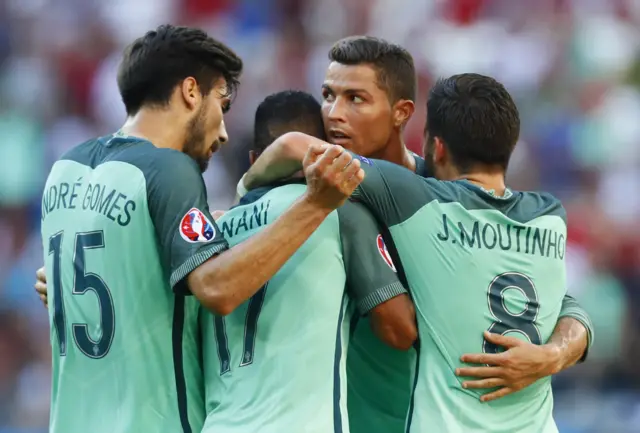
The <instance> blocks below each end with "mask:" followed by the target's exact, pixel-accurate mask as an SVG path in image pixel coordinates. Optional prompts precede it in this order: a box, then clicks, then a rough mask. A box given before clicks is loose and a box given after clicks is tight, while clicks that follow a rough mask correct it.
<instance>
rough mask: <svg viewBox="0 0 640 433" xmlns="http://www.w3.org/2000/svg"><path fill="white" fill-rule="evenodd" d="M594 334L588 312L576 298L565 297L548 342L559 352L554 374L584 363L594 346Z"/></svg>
mask: <svg viewBox="0 0 640 433" xmlns="http://www.w3.org/2000/svg"><path fill="white" fill-rule="evenodd" d="M593 334H594V329H593V324H592V323H591V318H590V317H589V315H588V314H587V312H586V311H585V310H584V309H583V308H582V307H581V306H580V304H579V303H578V301H577V300H576V299H575V298H573V297H572V296H569V295H565V297H564V298H563V299H562V309H561V310H560V316H559V318H558V323H557V324H556V327H555V329H554V331H553V335H551V338H550V339H549V341H548V342H547V344H550V345H552V346H555V347H557V349H558V352H559V361H558V364H557V366H556V370H557V371H556V372H554V373H553V374H555V373H558V372H560V371H562V370H565V369H567V368H569V367H571V366H573V365H575V364H577V363H579V362H584V361H585V360H586V359H587V354H588V352H589V348H590V347H591V345H592V344H593Z"/></svg>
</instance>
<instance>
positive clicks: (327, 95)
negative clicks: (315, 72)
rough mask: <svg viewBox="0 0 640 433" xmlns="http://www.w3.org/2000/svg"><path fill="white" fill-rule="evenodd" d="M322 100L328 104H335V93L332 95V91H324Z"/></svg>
mask: <svg viewBox="0 0 640 433" xmlns="http://www.w3.org/2000/svg"><path fill="white" fill-rule="evenodd" d="M322 99H324V100H325V101H327V102H333V100H334V99H335V97H334V96H333V93H331V92H330V91H328V90H323V91H322Z"/></svg>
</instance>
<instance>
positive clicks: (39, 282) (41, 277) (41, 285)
mask: <svg viewBox="0 0 640 433" xmlns="http://www.w3.org/2000/svg"><path fill="white" fill-rule="evenodd" d="M33 287H34V288H35V289H36V292H37V293H38V295H39V296H40V300H41V301H42V303H43V304H44V306H45V307H48V306H49V304H48V299H47V274H46V273H45V271H44V266H43V267H41V268H40V269H38V270H37V271H36V283H35V284H34V285H33Z"/></svg>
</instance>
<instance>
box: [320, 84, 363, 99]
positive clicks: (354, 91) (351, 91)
mask: <svg viewBox="0 0 640 433" xmlns="http://www.w3.org/2000/svg"><path fill="white" fill-rule="evenodd" d="M322 89H323V90H328V91H329V92H332V93H336V90H334V88H333V87H331V86H330V85H328V84H326V83H324V84H323V85H322ZM338 93H347V94H365V95H369V96H370V95H371V94H370V93H369V92H368V91H366V90H365V89H359V88H346V89H340V88H338Z"/></svg>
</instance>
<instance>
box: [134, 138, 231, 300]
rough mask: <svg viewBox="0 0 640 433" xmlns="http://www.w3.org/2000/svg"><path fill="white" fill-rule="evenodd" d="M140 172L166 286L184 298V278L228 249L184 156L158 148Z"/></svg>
mask: <svg viewBox="0 0 640 433" xmlns="http://www.w3.org/2000/svg"><path fill="white" fill-rule="evenodd" d="M143 172H144V174H145V178H146V182H147V199H148V202H149V213H150V216H151V219H152V220H153V224H154V226H155V229H156V234H157V238H158V242H159V248H160V253H161V255H162V258H163V263H164V265H165V270H166V272H167V274H168V277H169V282H170V284H171V287H173V289H174V291H176V293H182V294H188V293H190V292H189V288H188V287H187V285H186V283H185V281H186V280H185V278H186V276H187V275H189V273H191V272H192V271H193V270H194V269H196V268H197V267H198V266H200V265H201V264H202V263H204V262H205V261H207V260H209V259H210V258H211V257H213V256H214V255H216V254H218V253H220V252H222V251H224V250H226V249H227V248H229V245H228V243H227V241H226V240H225V238H224V236H223V234H222V232H221V231H220V230H219V229H218V227H217V225H216V223H215V221H214V219H213V217H212V216H211V213H210V212H209V205H208V204H207V191H206V187H205V185H204V180H203V179H202V174H201V172H200V169H199V168H198V165H197V164H196V163H195V161H193V160H192V159H191V158H190V157H188V156H187V155H185V154H184V153H182V152H178V151H175V150H171V149H158V151H157V152H154V154H153V158H149V164H148V167H145V170H143Z"/></svg>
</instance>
